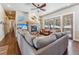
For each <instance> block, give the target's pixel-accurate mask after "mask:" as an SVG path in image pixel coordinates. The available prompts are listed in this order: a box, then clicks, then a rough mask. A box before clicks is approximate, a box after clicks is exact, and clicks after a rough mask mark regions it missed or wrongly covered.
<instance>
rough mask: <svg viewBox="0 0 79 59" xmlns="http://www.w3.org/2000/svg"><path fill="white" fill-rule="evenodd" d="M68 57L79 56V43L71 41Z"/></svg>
mask: <svg viewBox="0 0 79 59" xmlns="http://www.w3.org/2000/svg"><path fill="white" fill-rule="evenodd" d="M68 55H79V42H77V41H73V40H69V44H68Z"/></svg>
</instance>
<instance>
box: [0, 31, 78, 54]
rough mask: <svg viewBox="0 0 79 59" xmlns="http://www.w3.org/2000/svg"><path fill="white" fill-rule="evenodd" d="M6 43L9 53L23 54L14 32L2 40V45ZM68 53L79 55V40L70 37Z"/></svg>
mask: <svg viewBox="0 0 79 59" xmlns="http://www.w3.org/2000/svg"><path fill="white" fill-rule="evenodd" d="M6 45H8V51H7V55H20V54H21V53H20V50H19V47H18V44H17V41H16V38H15V35H14V33H13V32H11V33H8V34H7V35H6V36H5V38H4V39H3V41H1V42H0V47H2V46H6ZM0 52H1V51H0ZM67 55H79V42H76V41H73V40H70V39H69V44H68V51H67Z"/></svg>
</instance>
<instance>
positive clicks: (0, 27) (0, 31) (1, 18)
mask: <svg viewBox="0 0 79 59" xmlns="http://www.w3.org/2000/svg"><path fill="white" fill-rule="evenodd" d="M1 21H2V22H4V10H3V8H2V6H1V5H0V22H1ZM4 36H5V34H4V26H3V24H1V23H0V41H1V40H2V39H3V38H4Z"/></svg>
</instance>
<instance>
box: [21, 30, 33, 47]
mask: <svg viewBox="0 0 79 59" xmlns="http://www.w3.org/2000/svg"><path fill="white" fill-rule="evenodd" d="M23 36H24V37H25V40H27V42H28V43H29V44H30V45H31V46H33V41H32V36H31V35H30V33H29V32H28V31H25V32H24V31H23Z"/></svg>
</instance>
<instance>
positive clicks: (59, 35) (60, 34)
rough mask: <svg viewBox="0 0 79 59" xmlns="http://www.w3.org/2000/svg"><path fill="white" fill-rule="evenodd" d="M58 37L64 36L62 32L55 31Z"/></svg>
mask: <svg viewBox="0 0 79 59" xmlns="http://www.w3.org/2000/svg"><path fill="white" fill-rule="evenodd" d="M55 35H56V38H57V39H59V38H61V37H62V36H63V34H62V32H58V33H55Z"/></svg>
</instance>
